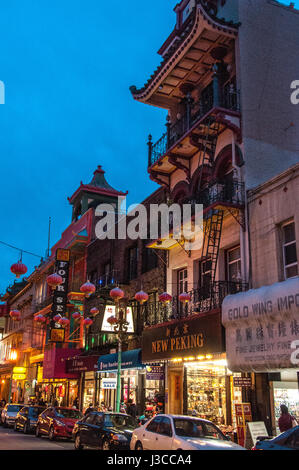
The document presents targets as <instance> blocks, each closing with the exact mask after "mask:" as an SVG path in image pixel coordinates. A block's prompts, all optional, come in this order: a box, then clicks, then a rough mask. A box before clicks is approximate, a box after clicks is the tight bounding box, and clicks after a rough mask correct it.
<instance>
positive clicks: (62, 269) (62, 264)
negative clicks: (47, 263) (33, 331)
mask: <svg viewBox="0 0 299 470" xmlns="http://www.w3.org/2000/svg"><path fill="white" fill-rule="evenodd" d="M69 264H70V251H69V250H64V249H61V248H59V249H58V250H57V251H56V264H55V272H56V273H57V274H59V276H61V277H62V280H63V281H62V284H60V285H59V286H57V287H56V289H55V291H54V294H53V303H52V311H51V319H52V321H51V324H50V337H49V340H50V341H51V342H63V341H64V329H63V328H62V327H61V326H60V325H58V324H56V323H55V321H54V320H53V318H54V317H55V316H56V315H61V316H62V317H63V316H65V314H66V312H67V303H68V297H67V295H68V280H69ZM59 330H63V333H62V331H61V332H59Z"/></svg>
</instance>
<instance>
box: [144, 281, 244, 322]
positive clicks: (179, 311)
mask: <svg viewBox="0 0 299 470" xmlns="http://www.w3.org/2000/svg"><path fill="white" fill-rule="evenodd" d="M246 290H248V284H246V283H244V282H242V281H236V282H228V281H218V282H215V283H214V284H209V285H207V286H205V287H203V288H201V289H193V290H192V291H191V292H189V294H190V295H191V301H190V302H189V303H188V304H182V303H181V302H180V301H179V299H178V297H173V299H172V302H170V303H169V304H167V305H163V304H161V303H160V302H157V303H147V304H145V305H144V309H143V322H144V325H145V326H152V325H157V324H161V323H165V322H168V321H171V320H176V319H181V318H186V317H188V316H190V315H194V314H197V313H207V312H210V311H212V310H216V309H219V308H221V305H222V302H223V300H224V298H225V297H226V296H227V295H229V294H237V293H238V292H244V291H246Z"/></svg>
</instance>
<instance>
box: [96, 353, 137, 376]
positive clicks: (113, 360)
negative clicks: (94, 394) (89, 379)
mask: <svg viewBox="0 0 299 470" xmlns="http://www.w3.org/2000/svg"><path fill="white" fill-rule="evenodd" d="M117 358H118V354H117V353H115V354H107V355H106V356H100V357H99V360H98V372H99V373H104V372H117ZM121 368H122V369H144V368H145V365H144V364H142V362H141V349H133V350H132V351H125V352H123V353H122V354H121Z"/></svg>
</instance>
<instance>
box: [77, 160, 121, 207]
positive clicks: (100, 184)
mask: <svg viewBox="0 0 299 470" xmlns="http://www.w3.org/2000/svg"><path fill="white" fill-rule="evenodd" d="M104 175H105V171H104V170H103V169H102V167H101V165H99V166H98V168H97V169H96V171H95V172H94V174H93V178H92V180H91V182H90V183H89V184H84V183H83V182H82V181H81V183H80V186H79V188H78V189H77V190H76V191H75V192H74V194H73V195H72V196H71V197H70V198H68V200H69V202H70V203H71V204H72V203H73V202H74V201H75V199H76V198H77V197H78V195H79V194H81V193H82V192H87V193H92V194H99V195H103V196H112V197H118V196H126V195H127V194H128V191H127V192H125V193H124V192H122V191H117V190H116V189H114V188H112V186H110V184H108V183H107V181H106V178H105V176H104Z"/></svg>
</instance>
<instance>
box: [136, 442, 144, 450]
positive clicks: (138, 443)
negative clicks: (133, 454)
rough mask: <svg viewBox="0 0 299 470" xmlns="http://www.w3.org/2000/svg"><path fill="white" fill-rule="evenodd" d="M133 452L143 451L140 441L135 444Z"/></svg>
mask: <svg viewBox="0 0 299 470" xmlns="http://www.w3.org/2000/svg"><path fill="white" fill-rule="evenodd" d="M135 450H143V446H142V444H141V442H140V441H137V442H136V445H135Z"/></svg>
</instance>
